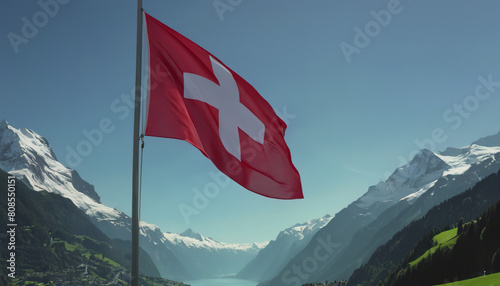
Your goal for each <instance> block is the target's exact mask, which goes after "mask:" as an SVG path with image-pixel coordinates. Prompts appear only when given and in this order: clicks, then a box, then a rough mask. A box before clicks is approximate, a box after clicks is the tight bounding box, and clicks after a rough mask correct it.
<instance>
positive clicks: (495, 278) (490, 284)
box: [437, 273, 500, 286]
mask: <svg viewBox="0 0 500 286" xmlns="http://www.w3.org/2000/svg"><path fill="white" fill-rule="evenodd" d="M437 286H500V273H495V274H490V275H486V276H480V277H476V278H472V279H467V280H463V281H457V282H451V283H446V284H439V285H437Z"/></svg>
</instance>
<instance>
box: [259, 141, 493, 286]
mask: <svg viewBox="0 0 500 286" xmlns="http://www.w3.org/2000/svg"><path fill="white" fill-rule="evenodd" d="M481 144H484V145H481ZM498 169H500V133H499V134H496V135H493V136H488V137H486V138H482V139H480V140H478V141H476V142H474V143H473V144H471V145H470V146H466V147H463V148H448V149H447V150H445V151H444V152H441V153H435V152H432V151H430V150H426V149H424V150H421V151H420V152H419V153H418V154H416V155H415V157H414V158H413V159H412V160H411V161H410V162H409V163H407V164H406V165H404V166H401V167H399V168H397V169H396V170H395V171H394V172H393V173H392V175H391V176H390V177H389V178H388V179H387V180H386V181H384V182H379V183H378V184H377V185H375V186H371V187H369V188H368V191H367V192H366V193H365V194H364V195H363V196H361V197H360V198H359V199H357V200H356V201H354V202H353V203H351V204H350V205H349V206H348V207H346V208H344V209H343V210H341V211H340V212H339V213H337V214H336V215H335V217H334V218H333V219H332V220H331V222H330V223H329V224H328V225H327V226H325V227H324V228H322V229H321V230H320V231H318V233H317V234H316V235H315V236H314V238H313V239H312V240H311V242H310V243H309V244H308V245H307V246H306V247H305V248H304V250H303V251H301V252H300V253H299V254H297V256H295V257H294V258H293V259H292V260H291V261H289V262H288V264H287V265H286V266H285V267H284V268H283V269H282V270H281V271H280V272H279V274H278V275H276V276H275V277H274V278H272V279H271V280H270V281H268V282H266V283H262V285H272V286H278V285H290V284H292V285H301V283H303V282H308V281H324V280H341V279H347V278H348V277H349V275H350V274H351V273H352V271H353V270H354V269H355V268H357V267H358V266H359V265H360V264H361V263H363V262H364V261H366V259H368V258H369V256H370V255H371V253H372V252H373V251H374V250H375V249H376V247H377V246H379V245H381V244H383V243H385V242H386V241H387V240H388V239H390V238H391V237H392V235H394V234H395V233H396V232H397V231H398V230H400V229H401V228H403V227H404V226H406V225H407V224H409V223H410V222H411V221H413V220H416V219H418V218H420V217H421V216H423V215H424V214H425V213H426V212H427V211H428V210H429V209H430V208H432V207H433V206H435V205H437V204H439V203H441V202H443V201H444V200H446V199H449V198H451V197H452V196H454V195H457V194H459V193H461V192H463V191H465V190H466V189H468V188H471V187H472V186H473V185H474V184H475V183H477V182H478V181H480V180H481V179H482V178H484V177H486V176H488V175H489V174H491V173H494V172H497V171H498ZM319 241H322V242H323V243H319ZM325 242H326V243H325ZM321 247H323V252H322V253H323V254H325V255H324V256H318V253H320V252H321V251H320V250H321ZM315 251H316V252H315ZM315 254H316V256H317V257H321V261H320V260H318V259H316V258H315Z"/></svg>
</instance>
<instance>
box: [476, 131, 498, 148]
mask: <svg viewBox="0 0 500 286" xmlns="http://www.w3.org/2000/svg"><path fill="white" fill-rule="evenodd" d="M472 144H476V145H480V146H484V147H498V146H500V131H499V132H498V133H497V134H495V135H490V136H486V137H484V138H481V139H479V140H477V141H475V142H474V143H472Z"/></svg>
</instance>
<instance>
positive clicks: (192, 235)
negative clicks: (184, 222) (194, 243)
mask: <svg viewBox="0 0 500 286" xmlns="http://www.w3.org/2000/svg"><path fill="white" fill-rule="evenodd" d="M179 235H180V236H183V237H190V238H194V239H196V240H199V241H203V240H204V237H203V236H202V235H201V234H199V233H196V232H194V231H193V230H192V229H190V228H188V229H186V231H184V232H183V233H181V234H179Z"/></svg>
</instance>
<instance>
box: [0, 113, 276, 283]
mask: <svg viewBox="0 0 500 286" xmlns="http://www.w3.org/2000/svg"><path fill="white" fill-rule="evenodd" d="M0 169H2V170H4V171H6V172H8V173H9V174H11V175H14V176H15V177H16V178H18V179H19V180H21V181H22V182H23V183H25V184H26V185H27V186H29V187H30V188H31V189H33V190H35V191H48V192H50V193H54V194H57V195H60V196H62V197H64V198H67V199H70V200H71V201H72V202H73V203H74V204H75V205H76V206H77V207H78V208H79V209H81V210H82V211H83V212H84V213H85V214H86V215H87V216H88V217H89V219H90V221H92V222H93V223H94V224H95V225H96V226H97V227H98V228H99V230H100V231H102V232H103V233H104V234H105V235H106V236H107V237H109V238H110V239H121V240H130V237H131V234H130V229H131V219H130V217H128V216H127V215H126V214H125V213H123V212H121V211H119V210H117V209H113V208H110V207H108V206H106V205H104V204H102V203H101V202H100V198H99V195H98V194H97V193H96V191H95V189H94V187H93V186H92V185H91V184H89V183H88V182H86V181H84V180H83V179H82V178H81V177H80V175H79V174H78V172H77V171H76V170H72V169H69V168H67V167H65V166H64V165H63V164H61V163H60V162H59V161H58V160H57V158H56V155H55V154H54V152H53V151H52V149H51V148H50V146H49V142H48V141H47V140H46V139H45V138H43V137H42V136H40V135H38V134H37V133H36V132H34V131H33V130H30V129H27V128H21V129H16V128H14V127H12V126H10V125H9V124H8V123H7V121H5V120H3V121H2V122H1V123H0ZM140 235H141V237H140V247H141V248H142V249H144V250H145V251H146V252H147V253H148V254H149V255H150V256H151V258H152V260H153V262H154V263H155V265H156V266H157V268H158V271H159V272H160V274H161V276H162V277H168V278H170V279H174V280H188V279H197V278H206V277H217V276H223V275H230V274H236V273H237V272H238V271H239V270H240V269H241V268H243V266H244V265H245V264H246V263H248V262H249V261H250V260H252V259H253V258H254V257H255V256H256V255H257V253H258V252H259V250H260V249H262V248H264V247H265V246H266V245H267V242H264V243H254V244H227V243H223V242H218V241H215V240H213V239H211V238H206V237H203V236H201V235H199V234H196V233H194V232H193V231H192V230H187V231H186V232H184V233H182V234H173V233H168V232H163V231H161V230H160V228H159V227H157V226H155V225H152V224H148V223H146V222H140Z"/></svg>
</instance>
